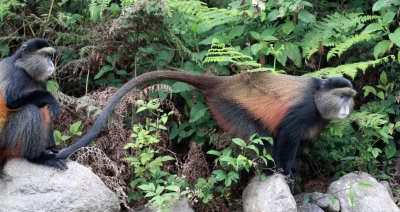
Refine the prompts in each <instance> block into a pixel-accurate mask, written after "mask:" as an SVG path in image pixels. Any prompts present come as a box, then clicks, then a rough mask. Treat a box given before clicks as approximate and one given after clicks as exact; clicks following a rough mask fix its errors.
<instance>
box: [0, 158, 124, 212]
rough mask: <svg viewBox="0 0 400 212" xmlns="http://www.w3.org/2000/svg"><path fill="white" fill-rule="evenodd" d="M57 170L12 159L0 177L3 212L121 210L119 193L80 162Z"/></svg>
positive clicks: (69, 163)
mask: <svg viewBox="0 0 400 212" xmlns="http://www.w3.org/2000/svg"><path fill="white" fill-rule="evenodd" d="M67 165H68V169H67V170H65V171H61V170H57V169H54V168H52V167H48V166H43V165H37V164H33V163H30V162H28V161H27V160H24V159H13V160H10V161H8V163H7V164H6V165H5V167H4V175H3V177H2V178H0V211H1V212H3V211H4V212H6V211H7V212H14V211H15V212H25V211H26V212H32V211H72V212H73V211H107V212H108V211H119V209H120V207H119V203H118V198H117V196H116V195H115V194H114V193H113V192H112V191H111V190H110V189H108V188H107V187H106V186H105V185H104V183H103V182H102V181H101V180H100V178H99V177H98V176H96V175H95V174H93V173H92V172H91V171H90V170H89V169H88V168H86V167H84V166H82V165H80V164H79V163H76V162H73V161H70V162H68V164H67Z"/></svg>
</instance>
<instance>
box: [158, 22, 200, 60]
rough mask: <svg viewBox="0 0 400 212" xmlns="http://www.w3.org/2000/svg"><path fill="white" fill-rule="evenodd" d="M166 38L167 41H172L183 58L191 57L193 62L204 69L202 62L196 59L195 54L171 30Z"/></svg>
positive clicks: (166, 34)
mask: <svg viewBox="0 0 400 212" xmlns="http://www.w3.org/2000/svg"><path fill="white" fill-rule="evenodd" d="M164 36H166V40H167V41H172V42H173V43H174V44H175V46H176V48H177V50H178V53H179V54H180V55H181V56H182V57H189V58H190V59H191V60H192V61H194V62H195V63H196V64H197V65H198V66H199V67H202V63H201V61H200V60H199V59H198V58H197V57H196V55H195V54H193V52H192V51H190V50H189V49H188V48H187V47H186V46H185V44H184V43H183V42H182V41H181V40H180V39H179V37H178V36H176V35H175V34H174V33H173V32H172V31H171V30H169V31H168V33H165V34H164Z"/></svg>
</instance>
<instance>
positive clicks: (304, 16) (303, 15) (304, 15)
mask: <svg viewBox="0 0 400 212" xmlns="http://www.w3.org/2000/svg"><path fill="white" fill-rule="evenodd" d="M298 18H299V19H300V20H302V21H304V22H306V23H313V22H315V16H314V15H313V14H311V13H309V12H308V11H307V10H300V12H299V14H298Z"/></svg>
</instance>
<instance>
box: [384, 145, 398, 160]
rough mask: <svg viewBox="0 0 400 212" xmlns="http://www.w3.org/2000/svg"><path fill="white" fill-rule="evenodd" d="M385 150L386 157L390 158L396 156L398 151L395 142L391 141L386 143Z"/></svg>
mask: <svg viewBox="0 0 400 212" xmlns="http://www.w3.org/2000/svg"><path fill="white" fill-rule="evenodd" d="M384 151H385V155H386V158H388V159H389V158H392V157H393V156H395V155H396V152H397V149H396V144H395V142H393V141H389V143H388V144H386V146H385V148H384Z"/></svg>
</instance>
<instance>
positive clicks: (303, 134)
mask: <svg viewBox="0 0 400 212" xmlns="http://www.w3.org/2000/svg"><path fill="white" fill-rule="evenodd" d="M35 42H37V40H30V41H28V42H27V43H28V44H34V43H35ZM24 45H25V44H23V46H24ZM23 46H22V47H23ZM28 46H29V45H28ZM22 47H21V48H22ZM39 47H40V46H38V45H35V48H33V49H34V50H35V51H40V49H41V48H39ZM45 48H47V47H45ZM21 51H23V50H21V49H20V50H18V51H17V53H16V54H15V55H13V56H11V57H10V58H14V59H10V58H6V59H5V60H6V62H3V61H4V60H3V61H2V62H1V63H0V72H1V73H7V75H8V73H9V72H12V71H13V70H14V71H15V70H16V69H17V68H15V67H19V68H20V69H18V70H17V71H19V72H24V73H25V72H26V73H29V72H30V71H29V70H27V69H29V68H30V67H29V66H22V65H19V66H17V64H18V63H17V62H15V60H16V57H19V56H18V55H21V54H22V53H21ZM40 60H42V59H40ZM7 64H8V65H7ZM10 64H11V65H10ZM10 67H11V68H10ZM46 67H47V66H46ZM25 75H26V74H25ZM1 76H2V75H1ZM27 76H28V75H26V76H25V78H26V77H27ZM3 78H4V77H3ZM3 78H0V85H3V84H4V82H7V78H4V79H3ZM163 79H170V80H177V81H182V82H186V83H188V84H191V85H193V86H195V87H197V88H199V89H201V90H202V91H203V93H204V94H205V96H206V103H207V106H208V108H209V109H210V111H211V113H212V115H213V117H214V118H215V119H216V120H217V122H218V124H219V125H220V126H221V127H222V128H223V129H224V130H225V131H227V132H228V133H230V134H232V135H234V136H238V137H242V138H245V139H246V138H249V137H250V136H251V135H252V134H254V133H257V134H259V135H260V136H271V137H273V138H274V145H273V146H272V147H269V148H268V149H269V153H270V154H271V155H272V157H273V158H274V160H275V165H276V166H277V168H282V169H283V171H284V174H287V175H289V174H290V175H291V176H292V177H293V171H294V170H295V169H296V161H295V159H296V154H297V150H298V149H299V147H300V142H301V141H302V140H304V139H309V138H312V137H315V136H317V135H318V134H319V132H320V131H321V130H322V128H323V127H324V125H325V124H326V123H328V122H329V120H331V119H333V118H345V117H347V116H348V115H349V114H350V113H351V111H352V109H353V105H354V103H353V97H354V96H355V94H356V92H355V91H354V89H353V86H352V84H351V82H350V81H348V80H347V79H345V78H342V77H335V78H329V79H317V78H310V77H299V76H289V75H283V74H275V73H264V72H263V73H244V74H240V75H237V76H215V77H211V76H199V75H194V74H190V73H187V72H176V71H155V72H148V73H145V74H142V75H140V76H137V77H135V78H134V79H132V80H130V81H129V82H127V83H126V84H125V85H124V86H122V87H121V88H120V89H119V90H118V91H117V92H116V93H115V94H114V95H113V96H112V97H111V98H110V100H109V101H108V102H107V105H106V106H105V108H104V110H103V111H102V112H101V114H100V115H99V117H98V118H97V119H96V121H95V123H94V125H93V127H92V128H90V129H89V131H88V133H87V134H86V135H84V136H83V137H82V138H81V139H80V140H79V141H77V142H76V143H74V144H73V145H71V146H70V147H68V148H66V149H63V150H61V151H60V152H58V150H57V149H56V148H54V141H52V140H51V141H49V140H48V137H45V136H41V137H40V136H38V135H39V134H40V135H42V134H43V135H46V132H47V131H46V130H50V131H51V127H48V128H46V127H42V128H40V127H36V128H35V130H36V133H35V134H32V135H31V134H29V135H22V137H23V139H22V140H21V135H19V134H15V133H13V132H14V131H9V130H10V129H9V128H7V126H8V125H11V124H9V123H10V122H11V121H12V126H14V128H17V127H16V126H18V128H21V126H22V127H24V128H27V129H29V130H30V128H29V127H31V126H35V125H36V123H37V121H38V118H36V117H35V119H33V118H30V119H26V120H23V119H18V121H20V123H19V125H17V122H18V121H14V120H12V119H11V117H12V115H13V114H14V113H16V112H15V111H12V110H10V109H16V108H19V107H21V106H22V108H21V109H19V110H23V109H24V108H25V107H36V108H35V113H36V114H39V115H40V114H42V116H43V117H41V119H40V120H39V121H41V122H43V123H47V122H46V121H45V120H46V118H44V117H46V113H42V112H41V110H43V109H40V108H43V106H44V105H43V104H38V102H40V103H45V105H48V108H49V109H47V110H46V111H49V112H48V113H50V112H51V113H52V114H53V115H51V114H50V116H51V117H52V118H54V117H56V116H57V115H54V114H57V109H56V108H58V109H59V106H58V103H57V104H56V103H55V102H54V100H53V99H54V97H52V96H51V94H50V95H48V94H47V93H46V94H44V92H45V90H43V89H42V90H39V91H40V92H42V93H43V96H42V95H36V96H35V95H33V97H29V95H21V92H23V93H24V92H25V91H24V90H15V91H14V92H16V93H18V94H19V96H22V98H21V97H19V98H21V99H22V100H23V101H21V100H19V102H23V103H25V104H21V103H19V104H17V106H18V107H16V106H15V105H14V107H9V104H10V103H9V102H8V99H7V98H4V99H5V102H6V106H7V107H1V110H2V111H1V113H4V112H3V111H5V112H6V114H9V113H10V114H11V115H9V116H5V117H9V118H8V119H7V118H6V119H4V120H6V121H3V123H5V126H4V127H3V129H2V132H1V135H2V134H4V133H6V134H7V135H8V137H9V138H13V139H14V140H12V139H9V140H5V139H4V138H5V137H4V136H2V137H1V139H2V140H0V160H1V161H2V162H5V160H6V159H7V158H9V157H25V158H27V159H28V160H31V161H33V162H39V163H43V164H46V165H50V166H54V167H56V168H63V167H65V161H64V160H65V159H67V158H68V157H69V156H70V155H71V154H72V153H74V152H75V151H77V150H78V149H79V148H81V147H84V146H87V145H88V144H89V143H90V142H91V141H92V140H93V139H94V138H96V136H97V135H98V134H99V132H100V130H101V129H102V127H103V126H104V124H105V122H106V121H107V118H108V116H109V115H110V114H111V112H112V111H113V109H114V107H115V106H116V104H117V103H118V102H119V101H120V100H121V98H122V97H123V96H124V95H125V94H126V93H128V92H129V91H131V90H132V89H134V88H136V87H137V86H139V85H141V84H143V83H145V82H149V81H153V80H163ZM16 80H19V79H18V78H13V79H12V80H11V81H12V82H14V81H16ZM9 81H10V79H9V80H8V82H9ZM31 81H32V82H30V83H33V81H34V78H33V77H31ZM1 88H2V89H3V90H4V88H3V87H1ZM38 89H40V88H38ZM32 90H34V89H33V86H32V88H31V89H30V90H29V91H30V92H31V93H35V92H39V91H36V90H34V91H32ZM4 91H5V92H7V91H6V90H4ZM46 92H47V91H46ZM30 96H32V95H30ZM50 96H51V97H52V98H51V97H50ZM28 97H29V98H28ZM44 97H46V98H44ZM42 98H43V99H42ZM17 100H18V98H17ZM11 105H12V104H11ZM24 105H25V106H24ZM56 105H57V106H56ZM44 108H47V107H44ZM17 112H18V110H17ZM1 113H0V114H1ZM44 126H51V125H46V124H44ZM31 128H32V127H31ZM21 131H23V130H22V129H21ZM35 135H36V137H35ZM27 136H30V137H28V138H29V139H26V137H27ZM32 138H36V139H34V141H35V142H34V144H35V145H32V142H31V139H32ZM21 141H22V142H21ZM24 142H25V143H24ZM26 143H27V144H28V145H26ZM267 145H268V144H267ZM5 147H6V148H5ZM8 147H12V148H11V149H10V148H8ZM21 147H22V148H21ZM7 148H8V149H7ZM16 150H22V153H21V154H15V153H14V154H6V156H7V157H4V156H3V155H5V153H6V152H7V151H10V152H14V151H15V152H18V151H16ZM27 153H28V154H27Z"/></svg>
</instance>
